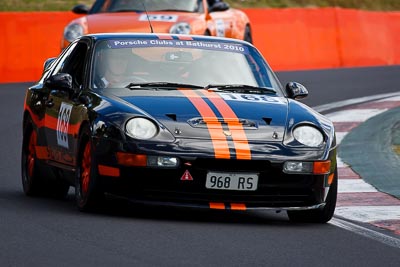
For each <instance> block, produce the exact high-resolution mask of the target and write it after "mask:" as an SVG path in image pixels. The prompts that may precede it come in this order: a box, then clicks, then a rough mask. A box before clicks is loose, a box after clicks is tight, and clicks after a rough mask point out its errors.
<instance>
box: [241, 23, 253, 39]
mask: <svg viewBox="0 0 400 267" xmlns="http://www.w3.org/2000/svg"><path fill="white" fill-rule="evenodd" d="M243 40H244V41H246V42H249V43H251V44H252V43H253V36H252V34H251V28H250V25H246V28H245V30H244V36H243Z"/></svg>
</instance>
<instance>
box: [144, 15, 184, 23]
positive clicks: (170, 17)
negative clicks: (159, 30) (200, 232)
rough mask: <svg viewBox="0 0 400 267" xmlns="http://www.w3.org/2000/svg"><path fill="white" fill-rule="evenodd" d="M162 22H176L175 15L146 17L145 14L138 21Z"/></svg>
mask: <svg viewBox="0 0 400 267" xmlns="http://www.w3.org/2000/svg"><path fill="white" fill-rule="evenodd" d="M149 20H150V21H163V22H176V21H177V20H178V16H177V15H166V14H156V15H152V14H149V16H147V15H146V14H142V15H140V17H139V21H149Z"/></svg>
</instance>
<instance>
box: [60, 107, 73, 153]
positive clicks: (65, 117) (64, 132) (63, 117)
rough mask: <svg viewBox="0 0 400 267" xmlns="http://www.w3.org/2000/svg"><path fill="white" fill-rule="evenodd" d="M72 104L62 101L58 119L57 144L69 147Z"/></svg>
mask: <svg viewBox="0 0 400 267" xmlns="http://www.w3.org/2000/svg"><path fill="white" fill-rule="evenodd" d="M71 110H72V105H70V104H67V103H64V102H63V103H61V107H60V111H59V112H58V121H57V144H58V145H59V146H62V147H65V148H68V127H69V119H70V117H71Z"/></svg>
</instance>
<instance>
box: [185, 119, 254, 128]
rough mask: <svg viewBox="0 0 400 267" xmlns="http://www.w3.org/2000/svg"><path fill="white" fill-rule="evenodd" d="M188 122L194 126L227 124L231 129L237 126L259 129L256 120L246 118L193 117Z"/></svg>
mask: <svg viewBox="0 0 400 267" xmlns="http://www.w3.org/2000/svg"><path fill="white" fill-rule="evenodd" d="M188 123H189V124H190V125H191V126H192V127H199V128H203V127H204V128H205V127H208V128H210V127H212V126H213V125H215V126H216V127H220V125H221V124H222V125H227V126H229V129H231V130H232V129H234V128H235V126H237V127H240V128H242V127H243V128H245V129H257V128H258V125H257V123H256V122H254V121H251V120H246V119H230V118H193V119H190V120H188Z"/></svg>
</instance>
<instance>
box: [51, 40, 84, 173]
mask: <svg viewBox="0 0 400 267" xmlns="http://www.w3.org/2000/svg"><path fill="white" fill-rule="evenodd" d="M67 49H68V50H67V51H66V52H65V53H64V54H63V57H62V58H61V60H59V61H58V62H57V65H56V66H55V68H54V71H53V73H52V74H51V76H52V77H61V78H65V77H69V76H68V75H70V77H71V78H72V81H71V82H72V89H71V88H70V89H69V90H66V89H65V88H59V87H57V86H51V87H50V88H48V90H49V96H48V99H47V102H46V111H45V136H46V141H47V149H48V154H49V159H50V161H51V162H52V163H53V164H57V165H58V166H59V167H63V166H64V167H67V168H68V166H69V167H73V166H75V165H76V158H75V157H76V154H77V153H76V150H77V142H78V140H77V139H78V135H79V129H80V125H81V123H82V114H83V113H85V110H86V108H85V106H84V105H83V104H82V103H81V102H80V101H79V98H78V95H79V93H80V91H81V90H82V89H83V87H84V82H85V73H86V67H87V66H86V65H87V64H86V61H87V51H88V44H87V43H86V42H84V41H81V42H76V43H74V44H72V45H71V46H70V47H68V48H67Z"/></svg>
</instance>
